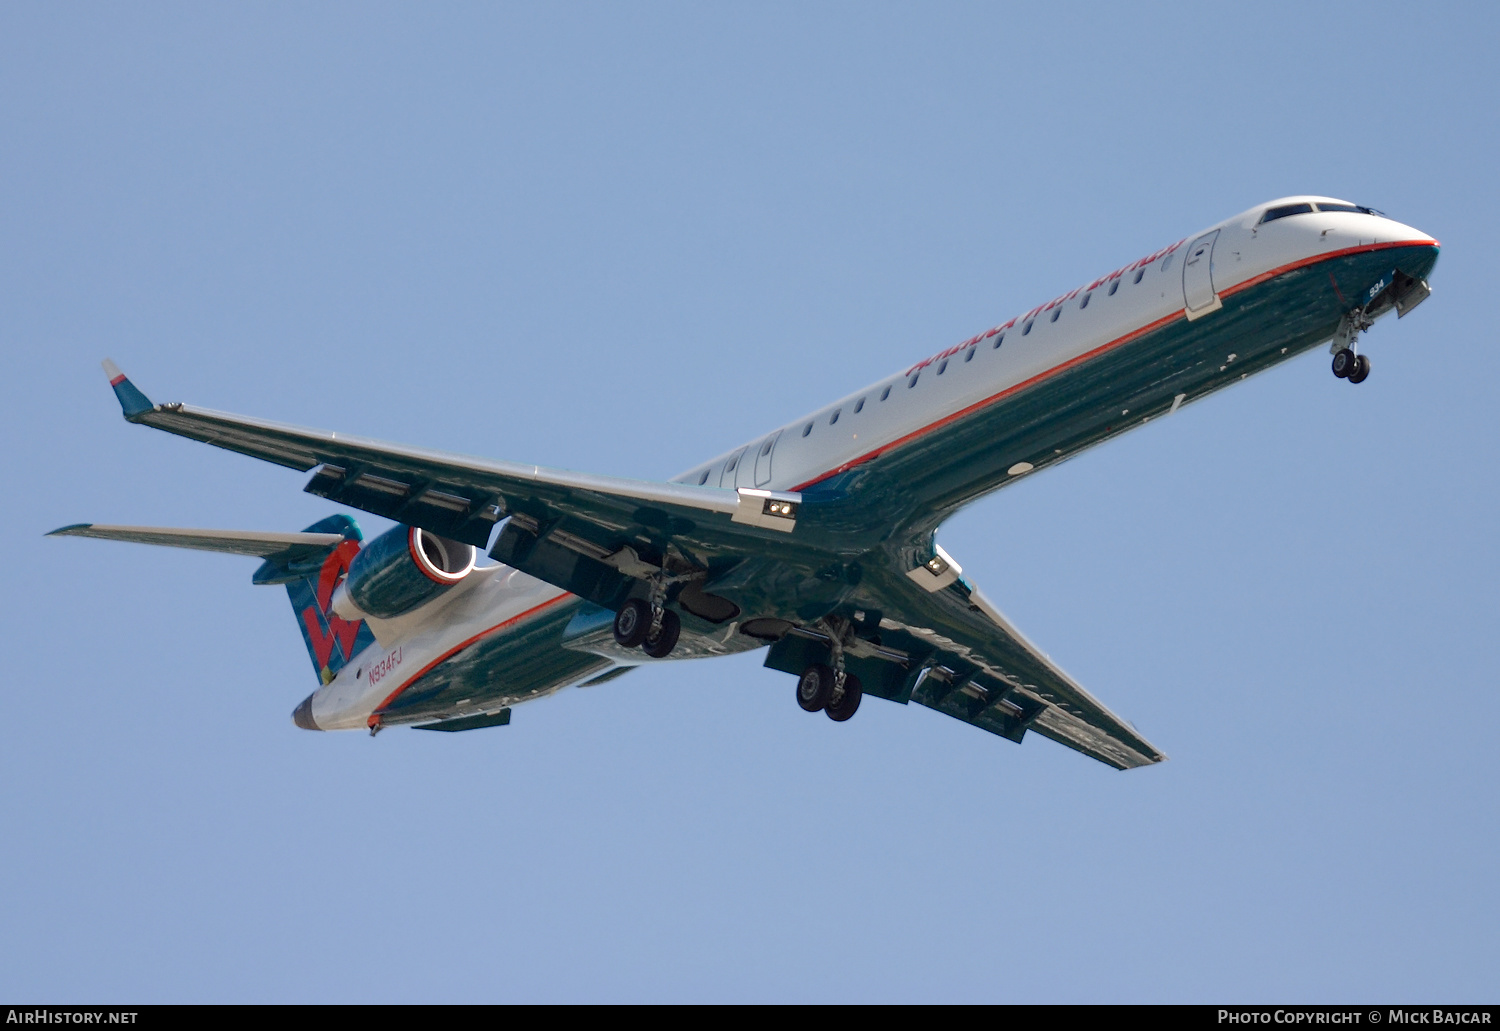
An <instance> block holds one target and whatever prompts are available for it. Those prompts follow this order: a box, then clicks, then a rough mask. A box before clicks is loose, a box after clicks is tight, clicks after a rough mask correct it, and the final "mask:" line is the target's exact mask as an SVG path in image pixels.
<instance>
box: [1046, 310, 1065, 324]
mask: <svg viewBox="0 0 1500 1031" xmlns="http://www.w3.org/2000/svg"><path fill="white" fill-rule="evenodd" d="M1061 314H1062V309H1061V308H1053V309H1052V318H1050V319H1048V320H1047V321H1048V322H1056V321H1057V317H1058V316H1059V315H1061Z"/></svg>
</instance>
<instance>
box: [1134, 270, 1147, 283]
mask: <svg viewBox="0 0 1500 1031" xmlns="http://www.w3.org/2000/svg"><path fill="white" fill-rule="evenodd" d="M1145 274H1146V270H1145V269H1143V268H1142V269H1136V270H1135V279H1134V281H1133V282H1134V283H1139V282H1140V281H1141V277H1142V276H1144V275H1145Z"/></svg>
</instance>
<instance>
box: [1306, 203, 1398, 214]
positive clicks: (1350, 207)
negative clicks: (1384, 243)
mask: <svg viewBox="0 0 1500 1031" xmlns="http://www.w3.org/2000/svg"><path fill="white" fill-rule="evenodd" d="M1318 210H1319V211H1354V212H1358V213H1359V214H1361V215H1381V216H1384V215H1385V212H1383V211H1376V210H1375V209H1374V208H1367V207H1365V206H1364V205H1363V204H1324V203H1323V202H1322V201H1318Z"/></svg>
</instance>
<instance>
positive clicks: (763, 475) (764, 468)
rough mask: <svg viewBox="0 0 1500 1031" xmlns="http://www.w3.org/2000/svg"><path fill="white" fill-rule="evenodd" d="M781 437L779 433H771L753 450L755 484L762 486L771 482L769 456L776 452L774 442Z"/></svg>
mask: <svg viewBox="0 0 1500 1031" xmlns="http://www.w3.org/2000/svg"><path fill="white" fill-rule="evenodd" d="M780 439H781V434H780V433H779V432H778V433H773V434H771V435H770V436H769V437H767V438H766V439H765V440H763V441H761V442H760V447H759V448H758V449H757V450H756V452H755V485H756V486H757V487H764V486H765V485H766V484H768V483H770V482H771V458H772V456H774V455H775V454H776V442H777V441H778V440H780Z"/></svg>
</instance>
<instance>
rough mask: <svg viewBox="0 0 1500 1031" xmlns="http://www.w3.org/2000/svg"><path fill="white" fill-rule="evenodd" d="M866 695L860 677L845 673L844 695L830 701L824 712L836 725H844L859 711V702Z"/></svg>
mask: <svg viewBox="0 0 1500 1031" xmlns="http://www.w3.org/2000/svg"><path fill="white" fill-rule="evenodd" d="M835 694H838V692H835ZM864 695H865V692H864V688H863V687H861V686H860V683H859V677H857V676H855V675H854V674H853V673H845V674H844V690H843V693H842V694H839V696H838V698H836V699H834V700H833V701H830V702H829V703H828V705H827V707H825V708H824V710H823V711H824V712H826V713H827V714H828V718H829V719H831V720H833V721H834V722H835V723H843V722H844V721H845V720H847V719H848V718H849V717H850V716H853V715H854V714H855V712H857V711H858V710H859V700H860V699H861V698H863V697H864Z"/></svg>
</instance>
